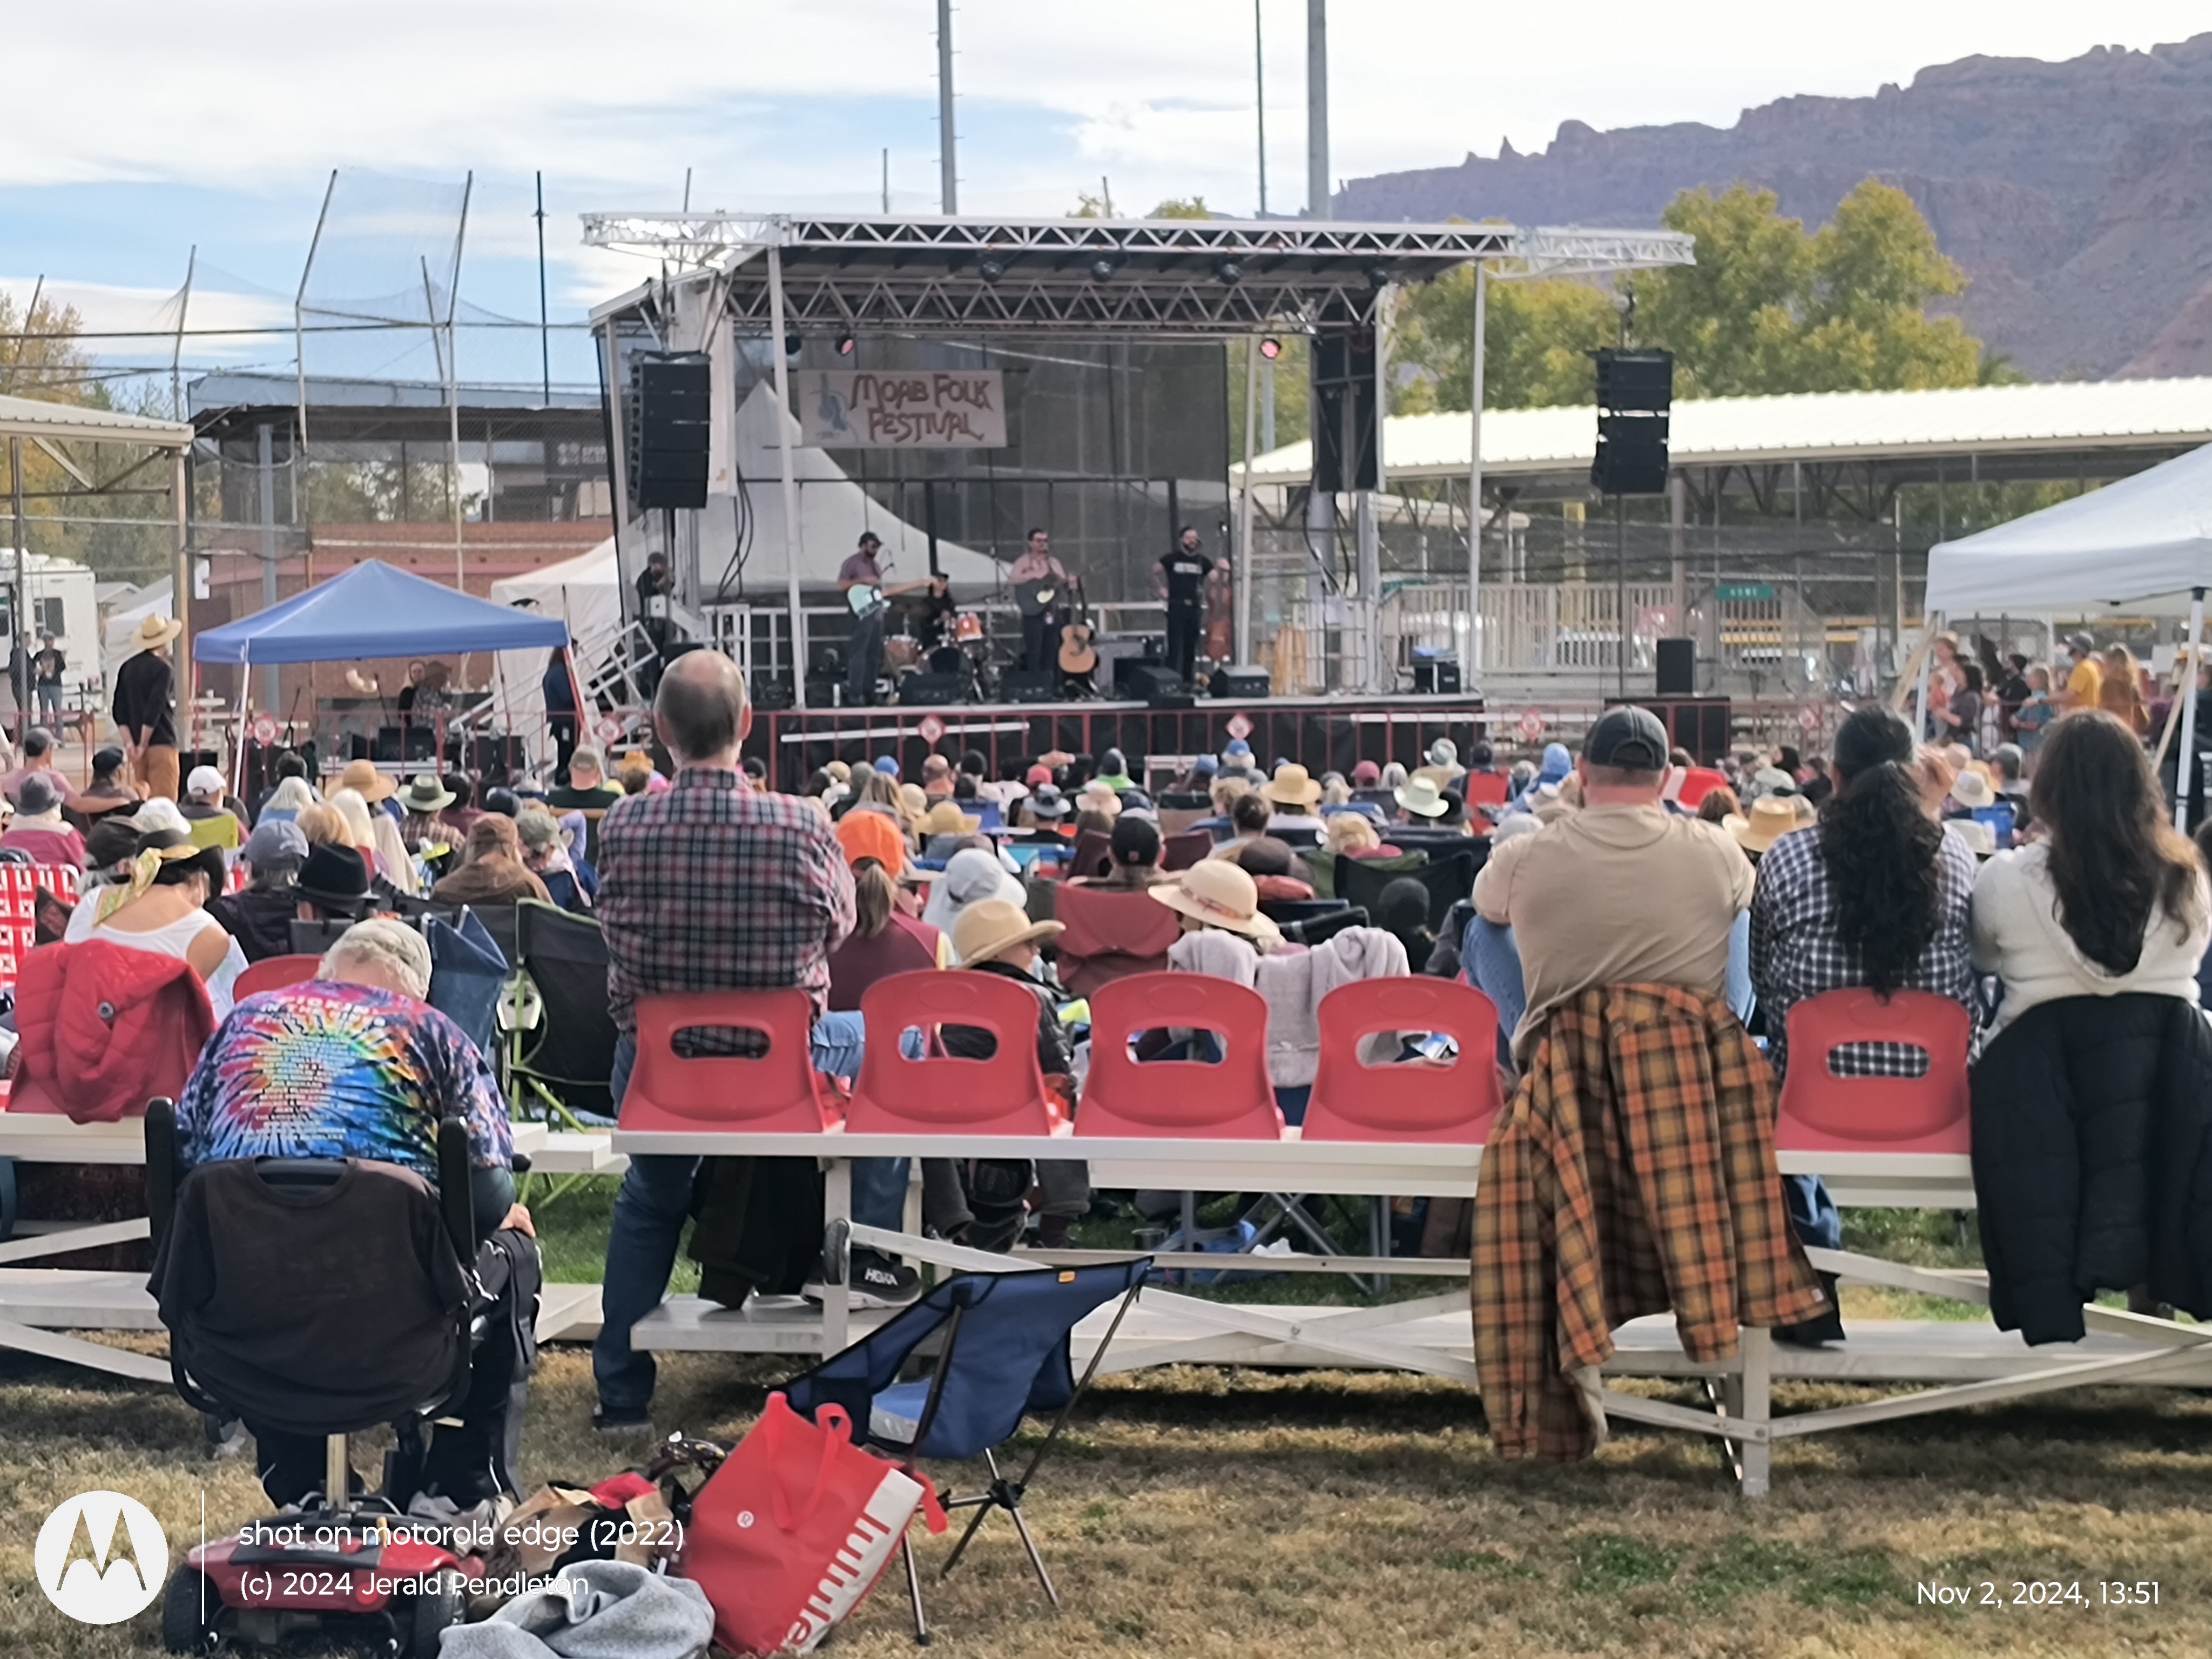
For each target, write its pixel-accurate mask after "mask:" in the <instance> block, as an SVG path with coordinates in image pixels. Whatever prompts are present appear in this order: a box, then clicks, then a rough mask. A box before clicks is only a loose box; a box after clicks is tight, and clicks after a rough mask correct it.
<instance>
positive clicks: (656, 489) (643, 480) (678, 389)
mask: <svg viewBox="0 0 2212 1659" xmlns="http://www.w3.org/2000/svg"><path fill="white" fill-rule="evenodd" d="M630 377H631V379H630V399H629V431H628V438H629V446H628V448H629V453H628V456H627V459H628V461H629V488H630V495H631V498H632V499H633V500H634V501H635V502H636V504H637V507H638V510H639V511H640V512H648V511H651V510H653V509H655V508H663V507H693V508H696V507H704V506H706V505H707V444H708V428H709V425H710V422H711V421H712V419H713V410H714V377H713V375H712V374H711V373H710V372H709V370H708V364H707V359H706V358H705V357H704V356H700V355H698V354H696V353H686V354H683V355H680V356H679V355H676V354H669V355H666V356H662V355H658V354H656V355H653V356H644V357H640V358H638V359H636V360H635V363H634V365H633V367H632V368H631V371H630Z"/></svg>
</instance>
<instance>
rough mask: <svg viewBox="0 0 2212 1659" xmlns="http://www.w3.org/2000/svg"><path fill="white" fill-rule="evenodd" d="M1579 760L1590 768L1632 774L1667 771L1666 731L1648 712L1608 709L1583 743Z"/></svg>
mask: <svg viewBox="0 0 2212 1659" xmlns="http://www.w3.org/2000/svg"><path fill="white" fill-rule="evenodd" d="M1583 759H1584V760H1586V761H1588V762H1589V763H1590V764H1591V765H1592V766H1619V767H1624V768H1626V769H1628V770H1630V771H1634V772H1663V771H1665V770H1666V769H1667V728H1666V727H1665V726H1662V725H1660V723H1659V717H1658V716H1657V715H1656V714H1653V713H1652V712H1651V711H1650V709H1648V708H1635V707H1633V706H1630V707H1626V708H1608V709H1607V710H1606V711H1605V713H1604V714H1601V715H1600V716H1599V717H1598V721H1597V724H1596V725H1595V726H1591V727H1590V729H1589V737H1588V738H1586V739H1584V741H1583Z"/></svg>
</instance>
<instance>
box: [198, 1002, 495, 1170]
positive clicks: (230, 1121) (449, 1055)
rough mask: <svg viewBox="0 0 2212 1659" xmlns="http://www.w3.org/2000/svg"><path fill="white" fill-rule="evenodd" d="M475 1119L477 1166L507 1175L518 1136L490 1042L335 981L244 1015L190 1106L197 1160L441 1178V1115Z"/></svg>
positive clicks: (255, 1006) (423, 1010) (222, 1029)
mask: <svg viewBox="0 0 2212 1659" xmlns="http://www.w3.org/2000/svg"><path fill="white" fill-rule="evenodd" d="M446 1115H453V1116H458V1117H460V1118H462V1119H464V1120H465V1121H466V1122H467V1124H468V1126H469V1158H470V1162H471V1164H476V1165H477V1166H478V1167H480V1168H482V1167H497V1168H506V1167H507V1166H508V1165H509V1164H511V1163H512V1161H513V1153H514V1135H513V1127H512V1126H511V1125H510V1124H509V1123H508V1121H507V1103H506V1102H505V1101H504V1100H503V1099H502V1098H501V1096H500V1092H499V1084H498V1082H497V1080H496V1079H495V1078H494V1077H493V1075H492V1070H491V1067H490V1066H489V1064H487V1063H486V1061H485V1060H484V1057H483V1054H481V1053H480V1052H478V1050H477V1046H476V1045H475V1044H474V1043H472V1042H470V1041H469V1039H468V1037H467V1036H466V1035H465V1034H464V1033H463V1031H462V1030H461V1028H460V1027H459V1026H458V1025H456V1024H453V1021H452V1020H450V1019H448V1018H446V1016H445V1015H443V1014H441V1013H440V1012H438V1011H437V1010H436V1009H435V1008H431V1007H428V1006H426V1005H424V1004H422V1003H420V1002H416V1001H415V1000H413V999H412V998H410V997H403V996H398V995H396V994H393V993H392V992H389V991H380V990H376V989H374V988H373V987H369V986H366V985H339V984H334V983H331V982H330V981H325V980H316V981H311V982H309V983H307V984H304V985H291V986H287V987H284V988H283V990H281V991H266V992H264V993H262V994H260V995H258V996H251V997H248V998H246V1000H244V1001H242V1002H240V1004H239V1005H238V1006H237V1007H235V1008H234V1009H233V1010H232V1011H231V1012H230V1014H229V1016H228V1018H225V1019H224V1021H223V1022H222V1024H221V1025H220V1026H218V1027H216V1034H215V1036H214V1037H213V1038H212V1039H211V1040H210V1042H209V1043H208V1046H207V1048H206V1050H205V1052H204V1053H203V1054H201V1055H200V1061H199V1064H198V1065H197V1066H195V1067H193V1068H192V1075H191V1080H190V1081H189V1082H187V1083H186V1084H185V1091H184V1095H183V1097H182V1098H181V1099H179V1101H178V1103H177V1151H178V1158H179V1162H180V1163H182V1164H185V1165H186V1166H195V1165H197V1164H208V1163H213V1162H216V1161H217V1160H219V1159H222V1158H377V1159H380V1160H382V1161H384V1162H386V1163H388V1164H401V1165H404V1167H406V1168H408V1169H411V1170H416V1171H417V1172H419V1173H420V1174H422V1175H423V1176H427V1177H428V1178H429V1179H430V1180H432V1181H435V1180H436V1179H437V1176H438V1120H439V1119H440V1118H441V1117H442V1116H446Z"/></svg>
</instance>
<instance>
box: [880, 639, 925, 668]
mask: <svg viewBox="0 0 2212 1659" xmlns="http://www.w3.org/2000/svg"><path fill="white" fill-rule="evenodd" d="M920 666H921V641H920V640H917V639H916V638H915V636H914V635H911V634H894V635H891V636H890V638H889V639H887V640H885V641H884V667H885V668H887V669H889V670H890V671H891V672H892V673H894V674H896V673H897V672H899V671H901V670H902V669H907V668H919V667H920Z"/></svg>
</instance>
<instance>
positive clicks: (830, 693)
mask: <svg viewBox="0 0 2212 1659" xmlns="http://www.w3.org/2000/svg"><path fill="white" fill-rule="evenodd" d="M843 684H845V682H844V681H843V680H842V679H820V678H816V677H815V676H814V675H812V674H809V675H808V676H807V677H806V706H807V707H808V708H836V706H837V692H838V690H839V689H840V688H841V687H842V686H843Z"/></svg>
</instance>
